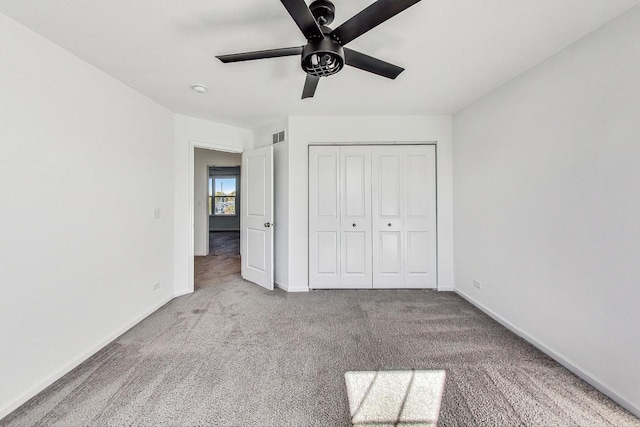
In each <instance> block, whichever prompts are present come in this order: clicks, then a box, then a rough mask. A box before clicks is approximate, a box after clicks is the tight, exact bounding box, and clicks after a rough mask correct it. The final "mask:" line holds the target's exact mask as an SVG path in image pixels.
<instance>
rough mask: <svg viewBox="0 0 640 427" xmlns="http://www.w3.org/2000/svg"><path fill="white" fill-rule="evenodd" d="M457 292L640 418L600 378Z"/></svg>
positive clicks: (638, 410)
mask: <svg viewBox="0 0 640 427" xmlns="http://www.w3.org/2000/svg"><path fill="white" fill-rule="evenodd" d="M455 292H456V293H457V294H458V295H460V296H461V297H462V298H464V299H466V300H467V301H469V302H470V303H471V304H473V305H475V306H476V307H477V308H479V309H480V310H482V311H483V312H484V313H485V314H487V315H488V316H489V317H491V318H492V319H493V320H495V321H496V322H498V323H500V324H501V325H502V326H504V327H505V328H507V329H509V330H510V331H511V332H513V333H514V334H516V335H518V336H519V337H521V338H523V339H524V340H525V341H527V342H529V343H530V344H531V345H533V346H534V347H536V348H537V349H538V350H540V351H542V352H543V353H545V354H546V355H547V356H549V357H551V358H552V359H554V360H555V361H556V362H558V363H559V364H561V365H562V366H564V367H565V368H567V369H568V370H570V371H571V372H573V373H574V374H576V375H577V376H579V377H580V378H582V379H583V380H585V381H586V382H587V383H589V384H591V385H592V386H593V387H594V388H596V389H597V390H599V391H600V392H602V393H603V394H605V395H607V396H608V397H610V398H611V400H613V401H614V402H616V403H617V404H618V405H620V406H622V407H623V408H625V409H626V410H627V411H629V412H631V413H632V414H634V415H635V416H636V417H638V418H640V407H638V406H636V405H634V404H633V403H631V402H630V401H628V400H627V399H625V398H624V397H622V396H620V395H619V394H618V393H617V392H615V391H614V390H613V389H612V388H611V387H610V386H609V385H607V384H606V383H605V382H604V381H602V380H600V379H599V378H597V377H596V376H594V375H592V374H590V373H589V372H587V371H586V370H584V369H583V368H581V367H580V366H578V365H577V364H575V363H574V362H573V361H572V360H570V359H569V358H567V357H566V356H564V355H562V354H560V353H558V352H556V351H554V350H552V349H551V348H549V347H547V346H546V345H545V344H543V343H542V342H540V341H539V340H537V339H536V338H534V337H533V336H531V335H529V334H528V333H526V332H525V331H523V330H521V329H520V328H518V327H517V326H515V325H513V324H512V323H511V322H509V321H508V320H507V319H505V318H504V317H502V316H500V315H499V314H497V313H495V312H494V311H492V310H490V309H489V308H487V307H485V306H484V305H482V304H481V303H479V302H478V301H476V300H475V299H473V298H472V297H470V296H469V295H467V294H466V293H464V292H462V291H461V290H459V289H455Z"/></svg>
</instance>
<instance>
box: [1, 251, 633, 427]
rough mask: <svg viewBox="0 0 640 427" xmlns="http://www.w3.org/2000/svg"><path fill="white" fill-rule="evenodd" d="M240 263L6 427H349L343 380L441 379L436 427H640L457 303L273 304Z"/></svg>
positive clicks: (338, 298)
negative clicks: (379, 375) (437, 375)
mask: <svg viewBox="0 0 640 427" xmlns="http://www.w3.org/2000/svg"><path fill="white" fill-rule="evenodd" d="M238 260H239V259H238V257H237V256H233V255H225V256H213V257H207V258H202V259H198V260H197V275H196V280H197V288H198V290H197V291H196V292H195V293H194V294H192V295H188V296H184V297H181V298H178V299H176V300H174V301H172V302H171V303H169V304H167V305H166V306H165V307H163V308H162V309H160V310H159V311H157V312H156V313H154V314H153V315H151V316H150V317H149V318H147V319H146V320H145V321H143V322H142V323H140V324H139V325H137V326H136V327H135V328H133V329H131V330H130V331H129V332H128V333H126V334H125V335H123V336H121V337H120V338H118V339H117V340H116V341H114V342H113V343H112V344H110V345H109V346H107V347H106V348H105V349H103V350H102V351H100V352H99V353H98V354H96V355H95V356H94V357H92V358H91V359H90V360H88V361H87V362H86V363H84V364H82V365H81V366H80V367H79V368H77V369H76V370H74V371H73V372H71V373H70V374H68V375H67V376H65V377H64V378H63V379H61V380H60V381H58V382H56V383H55V384H54V385H52V386H51V387H49V388H48V389H47V390H45V391H44V392H43V393H41V394H40V395H38V396H37V397H35V398H34V399H32V400H31V401H30V402H28V403H27V404H25V405H24V406H22V407H21V408H19V409H18V410H17V411H15V412H14V413H13V414H10V415H9V416H8V417H6V418H5V419H3V420H1V421H0V425H2V426H33V425H39V426H65V427H68V426H296V427H300V426H323V427H324V426H350V425H351V412H350V407H349V401H348V396H347V388H346V384H345V373H347V372H353V371H374V372H375V371H389V370H425V371H432V370H441V371H444V372H446V386H445V388H444V394H443V396H442V402H441V407H440V411H439V418H438V426H440V427H443V426H640V420H638V419H637V418H635V417H634V416H632V415H631V414H629V413H628V412H626V411H624V410H623V409H622V408H620V407H619V406H617V405H616V404H615V403H613V402H612V401H611V400H609V399H608V398H607V397H605V396H603V395H602V394H601V393H599V392H597V391H596V390H594V389H593V388H592V387H590V386H589V385H587V384H586V383H585V382H583V381H581V380H580V379H578V378H577V377H575V376H574V375H572V374H571V373H570V372H568V371H567V370H566V369H564V368H562V367H561V366H559V365H558V364H557V363H555V362H554V361H552V360H551V359H549V358H548V357H546V356H545V355H544V354H542V353H540V352H539V351H537V350H536V349H534V348H533V347H532V346H530V345H529V344H527V343H526V342H524V341H523V340H521V339H519V338H518V337H516V336H514V335H513V334H512V333H510V332H509V331H507V330H505V329H504V328H503V327H502V326H500V325H499V324H497V323H496V322H494V321H493V320H491V319H490V318H488V317H487V316H485V315H484V314H482V313H481V312H479V311H478V310H477V309H475V308H474V307H473V306H471V305H470V304H468V303H467V302H465V301H464V300H463V299H461V298H460V297H458V296H457V295H455V294H452V293H438V292H431V291H400V290H392V291H317V292H310V293H303V294H287V293H285V292H282V291H279V290H276V291H273V292H269V291H266V290H263V289H262V288H260V287H258V286H256V285H253V284H251V283H247V282H245V281H243V280H242V279H241V278H240V277H239V275H238V271H239V267H238Z"/></svg>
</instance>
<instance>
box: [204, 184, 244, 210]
mask: <svg viewBox="0 0 640 427" xmlns="http://www.w3.org/2000/svg"><path fill="white" fill-rule="evenodd" d="M236 181H237V180H236V177H235V176H217V177H211V178H209V215H214V216H235V215H236Z"/></svg>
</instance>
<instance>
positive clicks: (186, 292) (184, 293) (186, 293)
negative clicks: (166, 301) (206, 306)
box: [173, 290, 193, 298]
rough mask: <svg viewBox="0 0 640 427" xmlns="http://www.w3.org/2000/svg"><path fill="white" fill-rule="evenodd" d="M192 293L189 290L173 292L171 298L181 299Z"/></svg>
mask: <svg viewBox="0 0 640 427" xmlns="http://www.w3.org/2000/svg"><path fill="white" fill-rule="evenodd" d="M192 293H193V291H192V290H191V291H178V292H174V293H173V298H178V297H182V296H185V295H189V294H192Z"/></svg>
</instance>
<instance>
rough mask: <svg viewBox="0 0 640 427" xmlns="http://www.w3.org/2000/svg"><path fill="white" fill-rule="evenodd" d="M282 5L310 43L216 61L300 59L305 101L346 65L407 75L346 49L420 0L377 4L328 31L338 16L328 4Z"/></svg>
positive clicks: (290, 0)
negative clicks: (304, 77)
mask: <svg viewBox="0 0 640 427" xmlns="http://www.w3.org/2000/svg"><path fill="white" fill-rule="evenodd" d="M280 1H282V4H283V5H284V7H285V8H286V9H287V11H288V12H289V14H290V15H291V17H292V18H293V20H294V21H295V23H296V24H297V25H298V27H299V28H300V30H301V31H302V34H303V35H304V36H305V38H306V39H307V44H306V45H304V46H296V47H287V48H281V49H269V50H260V51H255V52H245V53H234V54H230V55H219V56H216V58H218V59H219V60H220V61H222V62H224V63H227V62H239V61H249V60H253V59H264V58H277V57H280V56H294V55H301V58H302V61H301V65H302V69H303V70H304V71H305V72H306V73H307V78H306V80H305V83H304V89H303V91H302V99H304V98H311V97H313V95H314V94H315V92H316V87H317V86H318V81H319V80H320V77H328V76H331V75H333V74H336V73H337V72H338V71H340V70H341V69H342V68H343V67H344V65H345V64H346V65H350V66H352V67H355V68H359V69H361V70H364V71H368V72H370V73H374V74H378V75H380V76H383V77H387V78H390V79H395V78H396V77H398V75H399V74H400V73H401V72H403V71H404V68H402V67H398V66H397V65H393V64H389V63H388V62H385V61H382V60H380V59H377V58H374V57H371V56H369V55H365V54H364V53H360V52H357V51H355V50H353V49H349V48H347V47H344V46H345V45H346V44H347V43H349V42H351V41H352V40H354V39H356V38H357V37H360V36H361V35H362V34H364V33H366V32H367V31H369V30H371V29H372V28H374V27H376V26H378V25H380V24H382V23H383V22H384V21H386V20H387V19H389V18H392V17H393V16H395V15H397V14H398V13H400V12H402V11H403V10H405V9H407V8H409V7H411V6H413V5H414V4H416V3H418V2H419V1H420V0H378V1H376V2H375V3H373V4H372V5H370V6H369V7H367V8H365V9H363V10H362V11H361V12H360V13H358V14H357V15H355V16H353V17H352V18H351V19H349V20H348V21H346V22H345V23H343V24H342V25H340V26H339V27H338V28H336V29H335V30H332V29H331V28H329V27H328V25H329V24H331V22H333V18H334V16H335V6H334V5H333V3H332V2H330V1H329V0H315V1H314V2H313V3H311V4H310V5H309V6H308V7H307V4H306V3H305V2H304V0H280Z"/></svg>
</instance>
